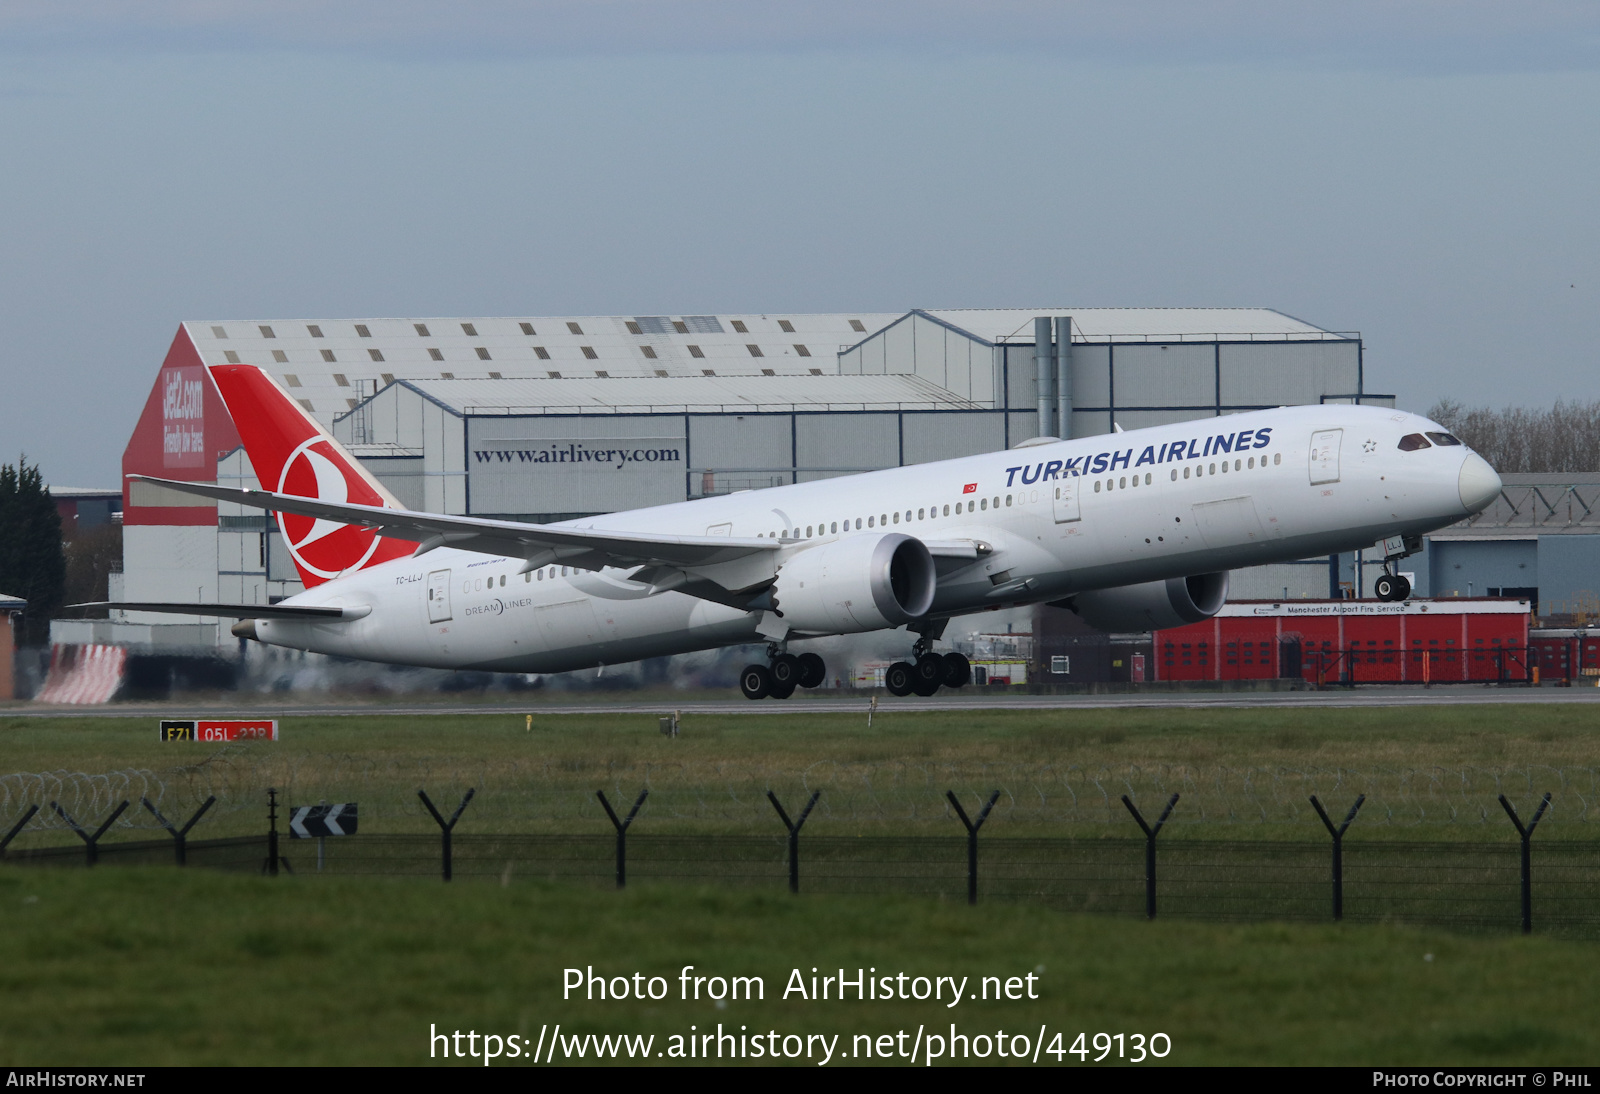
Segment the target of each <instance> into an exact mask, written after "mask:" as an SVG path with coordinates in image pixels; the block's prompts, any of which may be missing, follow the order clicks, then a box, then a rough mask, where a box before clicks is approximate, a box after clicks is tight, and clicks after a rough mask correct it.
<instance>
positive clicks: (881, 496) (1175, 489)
mask: <svg viewBox="0 0 1600 1094" xmlns="http://www.w3.org/2000/svg"><path fill="white" fill-rule="evenodd" d="M1430 430H1431V431H1439V430H1441V427H1440V426H1438V425H1436V424H1435V423H1432V422H1430V421H1428V420H1426V419H1424V418H1420V417H1418V416H1416V415H1412V414H1407V413H1403V412H1398V411H1393V410H1385V409H1379V408H1373V407H1358V406H1301V407H1282V408H1279V409H1277V410H1267V411H1255V412H1251V413H1246V414H1238V415H1232V416H1228V417H1219V418H1206V419H1201V420H1197V421H1192V422H1183V423H1179V424H1176V425H1168V426H1158V427H1154V428H1150V429H1140V430H1134V431H1132V432H1126V433H1116V434H1108V435H1103V436H1096V437H1087V438H1084V439H1082V440H1071V441H1061V442H1054V443H1044V444H1038V445H1033V446H1029V447H1024V448H1019V449H1011V450H1009V451H1005V452H994V453H989V454H986V455H979V456H969V457H965V458H962V459H956V460H945V461H942V462H939V463H931V464H921V465H917V466H912V467H900V468H892V469H890V470H886V471H874V472H869V473H866V474H859V475H851V476H848V477H841V478H833V479H826V480H821V481H816V482H807V483H798V484H795V485H792V486H779V487H773V488H771V489H767V490H758V491H750V492H743V493H737V494H730V495H726V496H722V497H715V498H705V499H701V500H698V501H691V502H678V503H675V504H671V505H662V506H656V507H654V508H650V509H636V510H632V511H628V512H620V513H612V514H609V515H607V516H603V517H591V518H585V519H582V520H578V521H572V522H568V526H571V527H577V528H593V529H603V530H606V531H614V532H625V533H626V532H633V533H677V534H688V535H696V536H702V535H729V536H734V537H751V536H761V537H777V538H778V539H779V540H780V542H782V543H783V544H784V546H783V547H782V549H781V550H779V551H777V552H775V554H776V556H777V557H776V559H775V560H772V561H770V562H768V563H767V564H768V565H769V567H770V566H771V565H774V564H775V565H777V566H781V565H782V564H783V562H784V560H785V559H786V558H790V557H793V556H794V554H795V553H796V552H801V551H805V550H808V549H810V548H812V547H815V546H818V545H819V544H821V543H826V542H829V541H832V540H838V539H841V538H843V537H845V536H850V535H862V534H868V533H874V534H881V532H883V531H885V530H887V531H893V532H901V533H904V534H906V535H910V536H913V537H916V538H918V539H922V540H924V541H925V542H929V543H940V542H949V541H964V540H977V541H981V542H982V543H983V544H986V545H987V546H988V547H989V548H991V549H990V550H989V551H988V553H986V554H980V555H979V557H977V558H975V559H970V560H968V559H960V560H944V559H941V560H940V561H941V572H940V575H939V583H938V590H937V594H936V596H935V599H934V604H933V608H932V610H931V611H930V613H929V615H930V616H933V617H939V616H953V615H961V614H966V613H971V612H977V611H983V610H987V609H991V608H996V607H1010V606H1015V605H1019V604H1031V603H1040V602H1045V601H1051V600H1058V599H1060V598H1062V597H1065V596H1069V595H1071V594H1074V593H1078V592H1083V591H1085V590H1089V589H1098V588H1109V587H1113V586H1121V585H1132V584H1138V583H1141V582H1146V581H1153V580H1156V579H1164V578H1171V577H1183V576H1188V575H1192V574H1201V573H1210V572H1215V571H1220V570H1228V569H1233V568H1237V567H1243V566H1253V565H1259V564H1262V563H1268V562H1275V561H1288V560H1292V559H1299V558H1306V557H1310V556H1314V555H1325V554H1330V553H1333V552H1337V551H1350V550H1357V549H1361V548H1364V547H1370V546H1372V545H1373V544H1374V543H1375V542H1376V541H1378V540H1380V539H1383V538H1384V537H1387V536H1396V535H1402V534H1417V533H1422V532H1426V531H1430V530H1433V529H1435V528H1440V527H1443V526H1445V525H1448V524H1451V523H1454V522H1455V521H1458V520H1460V519H1461V518H1462V517H1463V516H1465V515H1466V514H1467V513H1469V512H1471V511H1474V509H1473V507H1474V506H1477V507H1478V508H1481V507H1482V504H1486V502H1487V500H1488V499H1487V498H1484V499H1481V501H1479V500H1475V498H1474V497H1473V496H1469V495H1472V494H1473V489H1471V488H1469V483H1468V480H1469V478H1470V479H1472V480H1473V483H1475V484H1481V483H1482V482H1483V481H1484V478H1483V473H1484V472H1485V471H1486V472H1487V475H1488V477H1489V478H1490V479H1493V478H1494V476H1493V472H1492V471H1489V470H1488V465H1487V464H1484V463H1483V461H1482V460H1481V459H1480V458H1479V457H1477V456H1475V455H1473V454H1472V453H1471V451H1470V450H1469V449H1467V448H1465V447H1462V446H1451V447H1430V448H1426V449H1423V450H1420V451H1401V450H1400V449H1399V448H1398V447H1397V445H1398V442H1399V440H1400V438H1401V437H1402V436H1405V435H1407V434H1414V433H1419V432H1424V431H1430ZM1218 438H1226V441H1224V442H1219V441H1218ZM1314 440H1315V445H1314ZM1224 447H1225V448H1226V451H1224V450H1223V449H1224ZM1314 447H1315V452H1314V451H1313V449H1314ZM1473 461H1476V463H1474V462H1473ZM1479 468H1481V469H1482V470H1477V469H1479ZM1074 472H1076V473H1075V474H1074ZM1474 476H1475V477H1474ZM1494 484H1495V485H1494V488H1495V489H1496V490H1498V480H1497V479H1495V480H1494ZM1482 489H1483V487H1482V486H1481V485H1479V486H1477V490H1478V492H1480V493H1481V491H1482ZM522 568H523V561H522V560H521V559H518V558H510V557H506V558H495V557H490V556H486V555H482V554H474V553H470V552H466V551H460V550H455V549H452V548H440V549H438V550H435V551H433V552H431V553H428V554H426V555H423V556H421V557H418V558H408V559H400V560H396V561H392V562H388V563H384V564H382V565H380V566H376V567H373V568H372V569H369V570H363V571H360V572H358V573H355V574H352V575H349V576H346V577H342V578H339V579H337V580H334V581H329V582H327V583H326V584H323V585H320V586H318V587H316V588H314V589H311V590H308V591H307V592H304V593H302V594H300V595H298V596H296V597H294V598H293V599H292V600H290V601H287V603H290V604H315V605H339V606H346V607H370V609H371V612H370V614H368V615H367V616H365V617H364V618H362V619H358V620H353V621H347V622H336V623H308V622H299V621H283V620H261V621H260V622H259V623H258V625H257V635H258V637H259V638H260V639H261V640H262V641H264V642H268V643H272V644H275V645H282V646H289V647H293V648H297V649H306V650H314V651H319V652H323V653H331V654H338V655H342V656H347V657H357V658H364V659H368V660H373V661H385V662H394V663H401V664H410V665H425V666H433V667H440V668H481V669H492V670H497V671H506V672H561V671H565V670H569V669H576V668H583V667H592V666H595V665H601V664H617V663H620V662H625V661H633V660H637V659H639V658H643V657H654V656H660V655H664V654H673V653H683V652H687V651H691V650H697V649H706V648H711V647H717V646H725V645H731V644H736V643H745V642H757V641H762V640H763V639H762V637H761V632H759V631H758V630H757V628H758V626H759V625H760V622H761V615H762V613H761V612H759V611H741V610H737V609H735V608H730V607H726V606H724V605H721V604H717V603H713V602H710V601H707V600H702V599H698V598H695V597H691V596H688V595H684V594H682V593H676V592H653V593H652V591H651V590H650V589H649V588H648V587H647V586H645V585H642V584H638V583H635V582H631V581H628V580H627V579H626V577H625V575H626V573H627V572H628V571H625V570H601V571H596V572H591V571H579V570H576V569H571V568H563V567H561V566H545V567H542V568H541V569H539V570H537V571H534V572H532V573H527V574H524V573H521V572H520V571H521V569H522ZM430 589H431V590H432V592H433V595H432V597H431V598H430V595H429V591H430Z"/></svg>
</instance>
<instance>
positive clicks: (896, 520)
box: [894, 511, 900, 524]
mask: <svg viewBox="0 0 1600 1094" xmlns="http://www.w3.org/2000/svg"><path fill="white" fill-rule="evenodd" d="M894 522H895V523H896V524H899V523H900V514H899V512H898V511H896V513H895V515H894Z"/></svg>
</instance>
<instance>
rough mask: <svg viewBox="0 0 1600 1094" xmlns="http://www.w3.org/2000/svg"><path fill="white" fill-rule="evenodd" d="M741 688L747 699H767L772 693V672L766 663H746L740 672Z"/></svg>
mask: <svg viewBox="0 0 1600 1094" xmlns="http://www.w3.org/2000/svg"><path fill="white" fill-rule="evenodd" d="M739 690H740V691H742V692H744V697H745V698H746V699H765V698H766V697H767V696H769V695H771V694H772V673H770V672H768V671H767V666H765V665H746V666H745V667H744V671H743V672H741V673H740V674H739Z"/></svg>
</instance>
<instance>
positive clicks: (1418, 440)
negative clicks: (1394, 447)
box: [1400, 433, 1433, 452]
mask: <svg viewBox="0 0 1600 1094" xmlns="http://www.w3.org/2000/svg"><path fill="white" fill-rule="evenodd" d="M1432 447H1433V445H1431V444H1429V443H1428V439H1427V438H1426V437H1424V436H1423V435H1422V434H1421V433H1407V434H1406V435H1405V436H1404V437H1401V438H1400V451H1402V452H1417V451H1420V450H1421V449H1424V448H1432Z"/></svg>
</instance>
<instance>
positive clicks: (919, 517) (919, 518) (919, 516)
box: [917, 509, 926, 520]
mask: <svg viewBox="0 0 1600 1094" xmlns="http://www.w3.org/2000/svg"><path fill="white" fill-rule="evenodd" d="M924 512H926V510H923V509H918V510H917V519H918V520H921V519H922V514H923V513H924Z"/></svg>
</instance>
